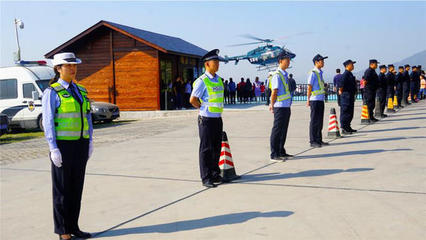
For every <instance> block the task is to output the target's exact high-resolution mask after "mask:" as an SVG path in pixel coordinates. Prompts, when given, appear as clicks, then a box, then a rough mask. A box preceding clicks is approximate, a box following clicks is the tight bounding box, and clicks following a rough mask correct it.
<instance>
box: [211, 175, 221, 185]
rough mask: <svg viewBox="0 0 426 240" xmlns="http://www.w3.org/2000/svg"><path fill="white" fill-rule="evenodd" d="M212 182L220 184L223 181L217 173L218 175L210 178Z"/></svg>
mask: <svg viewBox="0 0 426 240" xmlns="http://www.w3.org/2000/svg"><path fill="white" fill-rule="evenodd" d="M212 182H213V184H221V183H223V179H222V177H221V176H219V175H218V176H216V177H214V178H213V179H212Z"/></svg>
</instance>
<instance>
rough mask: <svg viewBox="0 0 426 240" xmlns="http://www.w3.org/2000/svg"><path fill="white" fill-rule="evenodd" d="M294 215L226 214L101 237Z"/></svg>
mask: <svg viewBox="0 0 426 240" xmlns="http://www.w3.org/2000/svg"><path fill="white" fill-rule="evenodd" d="M292 214H294V212H292V211H273V212H263V213H262V212H242V213H231V214H224V215H219V216H214V217H206V218H201V219H194V220H185V221H178V222H171V223H163V224H157V225H150V226H141V227H133V228H122V229H114V230H111V231H108V232H105V233H102V234H99V235H98V236H97V238H100V237H113V236H122V235H130V234H145V233H174V232H182V231H189V230H194V229H201V228H208V227H216V226H222V225H229V224H238V223H243V222H247V221H249V220H251V219H254V218H284V217H288V216H290V215H292Z"/></svg>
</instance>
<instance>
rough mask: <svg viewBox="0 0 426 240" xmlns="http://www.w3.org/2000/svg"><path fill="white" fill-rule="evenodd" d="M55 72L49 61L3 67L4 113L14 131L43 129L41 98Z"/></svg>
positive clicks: (0, 100)
mask: <svg viewBox="0 0 426 240" xmlns="http://www.w3.org/2000/svg"><path fill="white" fill-rule="evenodd" d="M54 75H55V73H54V71H53V68H52V67H49V66H47V65H46V62H45V61H20V62H19V64H17V65H16V66H13V67H1V68H0V113H3V114H6V115H7V116H8V117H9V124H10V127H11V128H24V129H33V128H40V129H41V130H43V125H42V117H41V97H42V94H43V91H44V90H45V89H46V88H47V87H48V86H49V81H50V79H52V78H53V77H54Z"/></svg>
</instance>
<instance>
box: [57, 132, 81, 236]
mask: <svg viewBox="0 0 426 240" xmlns="http://www.w3.org/2000/svg"><path fill="white" fill-rule="evenodd" d="M56 143H57V145H58V148H59V150H60V152H61V155H62V167H60V168H58V167H56V166H55V165H54V164H53V163H52V167H51V168H52V189H53V220H54V224H55V233H57V234H69V233H73V232H76V231H79V230H80V229H79V227H78V218H79V216H80V207H81V195H82V193H83V185H84V175H85V173H86V164H87V160H88V155H89V139H80V140H75V141H65V140H57V141H56Z"/></svg>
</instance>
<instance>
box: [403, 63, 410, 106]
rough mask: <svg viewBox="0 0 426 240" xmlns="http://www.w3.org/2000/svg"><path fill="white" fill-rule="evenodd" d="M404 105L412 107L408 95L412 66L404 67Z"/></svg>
mask: <svg viewBox="0 0 426 240" xmlns="http://www.w3.org/2000/svg"><path fill="white" fill-rule="evenodd" d="M404 68H405V71H404V96H403V99H404V104H405V105H410V104H411V103H410V102H409V101H408V95H410V81H411V80H410V65H408V64H406V65H404Z"/></svg>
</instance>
